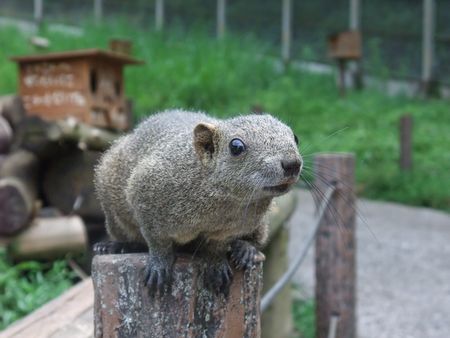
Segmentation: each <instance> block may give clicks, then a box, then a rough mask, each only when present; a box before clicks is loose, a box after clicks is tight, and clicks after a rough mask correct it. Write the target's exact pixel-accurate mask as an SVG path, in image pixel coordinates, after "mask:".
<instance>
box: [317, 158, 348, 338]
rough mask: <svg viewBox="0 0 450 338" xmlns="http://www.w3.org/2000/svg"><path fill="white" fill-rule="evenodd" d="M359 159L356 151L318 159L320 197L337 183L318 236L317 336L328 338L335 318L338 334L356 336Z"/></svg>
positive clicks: (318, 190) (318, 191) (346, 336)
mask: <svg viewBox="0 0 450 338" xmlns="http://www.w3.org/2000/svg"><path fill="white" fill-rule="evenodd" d="M354 167H355V160H354V156H353V155H352V154H320V155H317V156H316V157H315V158H314V173H315V175H314V176H315V178H316V179H315V186H316V187H317V190H316V193H318V196H317V197H318V199H319V200H320V199H323V198H324V192H325V191H326V190H327V188H328V187H329V186H331V185H334V184H336V191H335V192H334V193H333V195H332V197H331V199H330V202H329V204H328V207H327V209H326V210H325V213H324V216H323V218H322V221H321V223H320V226H319V229H318V232H317V236H316V258H315V264H316V290H315V294H316V338H327V337H328V334H329V332H330V328H331V325H332V324H333V323H331V318H338V321H335V322H336V323H337V324H336V323H334V324H333V325H336V327H335V328H332V329H333V331H335V332H336V337H345V338H355V337H356V327H355V322H356V315H355V305H356V296H355V286H356V285H355V284H356V282H355V255H356V254H355V246H356V242H355V194H354V170H355V169H354Z"/></svg>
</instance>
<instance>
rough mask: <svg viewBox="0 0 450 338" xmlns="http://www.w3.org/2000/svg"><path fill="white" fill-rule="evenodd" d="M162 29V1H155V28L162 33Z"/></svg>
mask: <svg viewBox="0 0 450 338" xmlns="http://www.w3.org/2000/svg"><path fill="white" fill-rule="evenodd" d="M163 27H164V0H156V1H155V28H156V30H157V31H162V30H163Z"/></svg>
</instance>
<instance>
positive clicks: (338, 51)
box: [328, 31, 362, 60]
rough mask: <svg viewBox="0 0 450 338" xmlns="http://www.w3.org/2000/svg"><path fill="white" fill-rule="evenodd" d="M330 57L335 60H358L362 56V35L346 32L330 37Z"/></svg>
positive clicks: (356, 32) (355, 32)
mask: <svg viewBox="0 0 450 338" xmlns="http://www.w3.org/2000/svg"><path fill="white" fill-rule="evenodd" d="M328 55H329V56H330V57H331V58H333V59H341V60H357V59H360V58H361V56H362V48H361V34H360V32H358V31H346V32H340V33H337V34H332V35H330V36H329V37H328Z"/></svg>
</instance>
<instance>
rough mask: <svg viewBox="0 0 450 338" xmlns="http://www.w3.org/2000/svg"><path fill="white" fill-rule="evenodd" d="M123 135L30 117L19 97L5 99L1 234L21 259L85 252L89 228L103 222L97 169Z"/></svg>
mask: <svg viewBox="0 0 450 338" xmlns="http://www.w3.org/2000/svg"><path fill="white" fill-rule="evenodd" d="M118 136H119V134H118V133H113V132H111V131H108V130H104V129H99V128H95V127H92V126H88V125H86V124H83V123H80V122H78V121H77V120H75V119H73V118H68V119H64V120H57V121H46V120H43V119H41V118H39V117H36V116H27V114H26V112H25V110H24V107H23V104H22V101H21V99H20V98H19V97H17V96H4V97H0V236H1V237H7V238H9V241H10V242H11V243H13V244H12V245H10V248H12V249H11V251H12V254H13V255H14V256H15V257H17V258H29V257H32V258H36V257H54V256H55V255H57V254H58V253H63V252H68V251H80V250H85V248H86V244H87V235H86V230H95V228H96V227H97V228H98V227H100V226H101V225H102V223H103V214H102V212H101V209H100V206H99V204H98V202H97V200H96V198H95V195H94V188H93V168H94V166H95V164H96V162H97V160H98V158H99V156H100V154H101V151H103V150H105V149H106V148H107V147H108V146H109V144H110V143H111V142H112V141H113V140H114V139H115V138H116V137H118Z"/></svg>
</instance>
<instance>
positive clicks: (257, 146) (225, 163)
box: [194, 115, 302, 199]
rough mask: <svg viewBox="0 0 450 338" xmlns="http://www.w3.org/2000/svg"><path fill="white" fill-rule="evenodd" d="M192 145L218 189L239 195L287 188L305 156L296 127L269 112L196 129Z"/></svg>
mask: <svg viewBox="0 0 450 338" xmlns="http://www.w3.org/2000/svg"><path fill="white" fill-rule="evenodd" d="M194 148H195V151H196V153H197V155H198V157H199V159H200V161H201V162H202V164H203V166H204V167H205V168H209V170H210V175H211V176H212V177H213V181H214V182H216V183H217V188H219V189H221V190H223V191H225V192H226V193H231V194H232V195H233V196H236V197H238V198H242V197H244V198H249V199H259V198H264V197H273V196H277V195H282V194H284V193H286V192H287V191H288V190H289V189H290V188H291V187H292V185H293V184H295V183H296V182H297V180H298V178H299V175H300V171H301V169H302V158H301V156H300V154H299V152H298V139H297V137H296V136H295V135H294V133H293V132H292V130H291V129H290V128H289V127H288V126H287V125H285V124H284V123H282V122H280V121H279V120H277V119H276V118H274V117H272V116H270V115H246V116H239V117H235V118H232V119H229V120H222V121H219V122H217V123H215V124H210V123H200V124H198V125H197V126H196V127H195V129H194Z"/></svg>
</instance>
